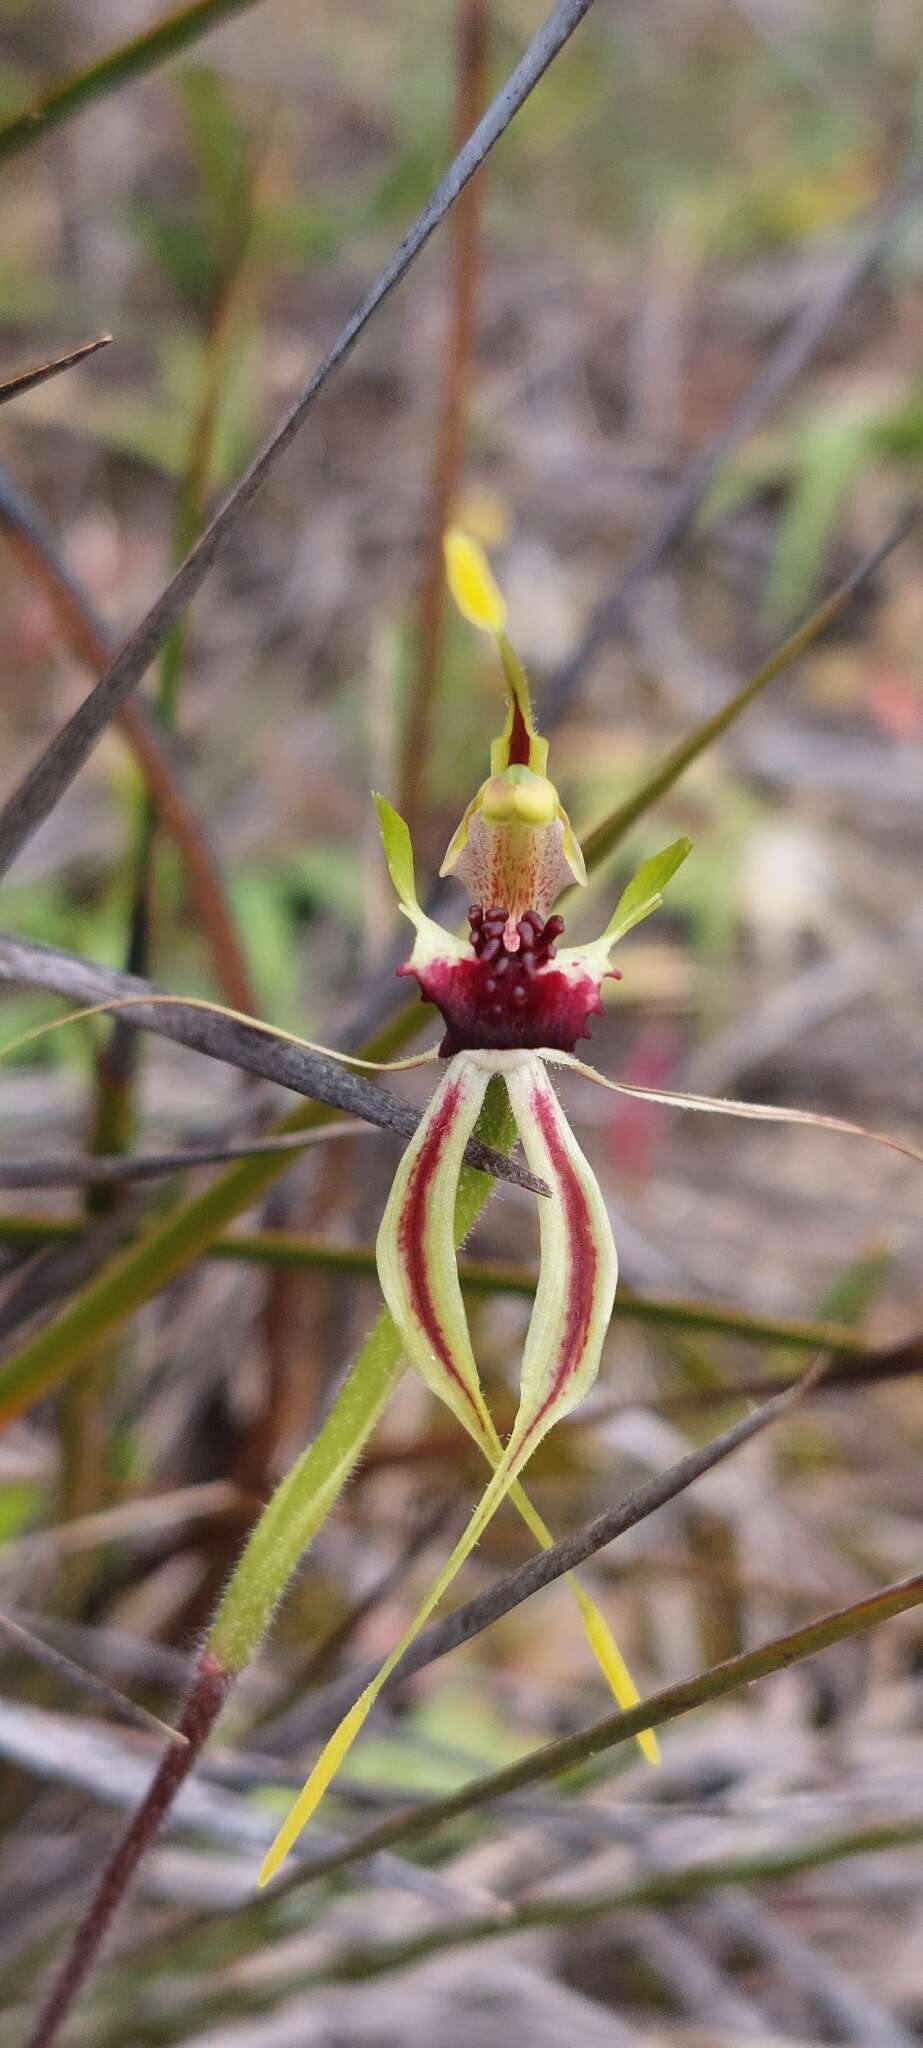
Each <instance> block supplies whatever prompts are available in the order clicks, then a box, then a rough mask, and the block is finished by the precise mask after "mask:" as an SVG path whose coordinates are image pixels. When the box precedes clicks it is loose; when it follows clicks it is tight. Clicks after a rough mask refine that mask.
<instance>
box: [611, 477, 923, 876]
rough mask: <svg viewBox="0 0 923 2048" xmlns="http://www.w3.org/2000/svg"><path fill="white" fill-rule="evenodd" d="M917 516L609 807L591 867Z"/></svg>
mask: <svg viewBox="0 0 923 2048" xmlns="http://www.w3.org/2000/svg"><path fill="white" fill-rule="evenodd" d="M915 517H916V514H915V513H914V512H913V511H909V512H907V513H905V514H904V516H903V518H902V519H900V520H899V521H898V523H897V525H896V526H895V527H894V528H893V529H892V531H891V533H890V534H889V535H888V536H887V538H886V539H885V540H884V541H882V543H881V545H880V546H879V547H877V548H875V549H873V551H872V552H871V554H868V555H866V556H865V557H864V558H863V560H862V561H861V562H859V563H858V564H857V566H856V568H855V569H854V570H853V571H852V573H851V575H849V576H847V577H846V578H845V580H844V581H843V582H842V583H840V584H838V586H837V588H836V590H834V591H832V592H831V595H830V596H829V597H827V598H825V599H824V601H823V604H819V605H818V606H817V609H816V611H813V612H812V613H811V615H810V617H809V618H807V619H805V621H804V623H803V624H802V625H800V626H799V627H798V628H797V629H796V631H795V632H794V633H790V634H789V636H788V639H787V640H783V642H782V645H781V647H777V648H776V651H775V653H774V654H771V655H770V657H769V660H768V661H764V662H763V664H762V666H761V667H760V668H758V669H757V671H756V674H755V675H753V676H751V677H750V680H749V682H747V683H744V685H743V688H742V689H740V690H738V691H737V693H736V695H735V696H733V697H731V698H730V699H729V701H728V703H727V704H724V705H722V707H721V710H720V711H716V712H715V713H714V714H713V716H712V717H711V718H706V719H705V720H704V721H703V723H702V724H701V725H699V726H697V727H696V729H695V731H694V732H691V733H689V734H687V737H686V738H685V739H684V740H680V742H679V745H678V746H676V747H674V748H673V749H672V750H671V752H670V753H669V754H667V756H666V758H665V760H663V761H661V763H660V766H659V768H656V769H655V771H654V773H653V775H651V776H649V778H648V780H647V781H646V782H643V783H642V784H641V787H640V789H637V790H636V791H635V793H634V796H630V797H628V798H627V799H626V801H625V803H623V804H620V805H619V807H618V809H617V810H615V811H612V812H610V815H609V817H608V818H603V820H602V822H601V823H600V824H599V825H597V826H596V828H595V830H594V831H593V832H591V833H590V835H589V838H588V839H586V840H584V843H583V852H584V858H585V860H586V864H587V868H588V869H591V868H594V867H598V865H599V863H600V861H601V860H605V858H606V855H607V854H609V853H611V852H612V850H613V847H615V846H618V844H619V842H620V840H622V839H624V837H625V835H626V833H627V832H630V831H631V829H632V827H633V826H634V825H636V824H637V823H638V820H639V818H643V816H644V814H645V812H646V811H649V810H650V809H651V807H652V805H653V804H656V803H659V802H660V799H661V797H664V796H666V795H667V793H668V791H669V790H671V789H672V788H673V785H674V783H675V782H678V781H679V778H680V776H681V775H684V774H685V772H686V769H687V768H690V767H691V766H692V763H693V761H697V760H698V759H699V758H700V756H701V755H702V754H704V753H706V752H707V751H708V748H709V747H710V746H711V745H712V744H713V742H714V741H715V740H717V739H720V738H721V735H722V733H725V732H727V731H728V730H729V728H730V727H731V726H732V725H734V724H735V723H736V721H737V719H738V718H739V717H740V716H741V713H742V712H744V711H747V710H749V707H750V705H751V704H752V703H754V702H755V700H756V698H757V697H759V695H760V694H761V692H762V691H763V690H765V688H766V686H767V684H768V683H771V682H774V681H775V678H776V676H779V675H781V674H782V671H783V669H786V668H789V667H790V666H791V663H792V662H793V661H797V659H798V656H799V655H800V654H804V653H805V652H806V651H807V649H808V648H809V647H811V646H813V644H814V641H815V640H817V639H819V637H820V635H821V633H823V632H825V631H826V629H827V627H828V626H830V625H832V623H833V621H834V619H836V618H838V617H839V614H840V613H841V612H842V611H844V610H845V608H846V606H847V605H848V604H849V603H850V601H851V599H852V598H853V597H854V596H855V594H856V591H857V590H858V589H859V588H860V587H861V585H862V584H863V583H865V582H866V581H867V579H868V577H869V576H871V575H873V574H874V572H875V570H876V569H877V568H878V567H879V566H880V564H881V563H882V562H883V561H884V560H885V558H886V556H887V555H889V554H890V553H891V550H892V548H896V547H897V545H898V543H899V542H900V541H902V540H903V539H904V538H905V537H906V535H907V534H908V533H909V531H910V528H911V526H912V525H913V523H914V519H915Z"/></svg>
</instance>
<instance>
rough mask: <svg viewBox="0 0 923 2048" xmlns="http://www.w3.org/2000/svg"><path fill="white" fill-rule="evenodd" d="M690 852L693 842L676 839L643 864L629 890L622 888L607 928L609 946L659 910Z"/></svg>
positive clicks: (633, 878)
mask: <svg viewBox="0 0 923 2048" xmlns="http://www.w3.org/2000/svg"><path fill="white" fill-rule="evenodd" d="M691 852H692V840H691V839H674V841H673V843H672V845H671V846H665V847H664V849H663V852H662V853H654V854H652V855H651V858H650V860H645V861H642V863H641V866H640V867H639V869H638V872H637V874H636V875H634V876H633V877H632V880H631V881H630V882H629V884H628V887H627V889H623V891H622V894H621V896H620V897H619V900H618V903H617V904H616V907H615V910H614V911H613V914H612V917H611V918H610V920H609V924H608V925H607V927H606V939H607V941H608V943H609V945H610V946H614V944H615V941H616V939H623V938H624V937H625V933H626V932H630V931H632V930H633V929H634V927H635V925H636V924H641V923H642V922H643V920H644V918H646V917H650V915H651V912H652V911H654V910H659V909H660V905H661V903H662V902H663V891H664V889H665V888H666V886H667V883H668V882H669V881H672V879H673V876H674V875H675V873H676V870H677V868H680V867H682V864H683V861H684V860H686V859H687V858H688V856H689V854H690V853H691Z"/></svg>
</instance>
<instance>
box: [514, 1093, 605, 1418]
mask: <svg viewBox="0 0 923 2048" xmlns="http://www.w3.org/2000/svg"><path fill="white" fill-rule="evenodd" d="M532 1111H533V1114H534V1116H535V1120H536V1122H537V1124H538V1126H539V1129H540V1130H541V1133H542V1137H543V1139H544V1141H545V1144H546V1146H547V1148H548V1155H549V1158H550V1160H551V1165H552V1168H553V1171H554V1191H553V1194H552V1197H551V1199H552V1201H555V1202H560V1203H561V1204H562V1207H563V1210H564V1221H565V1226H566V1230H567V1308H566V1314H565V1320H564V1328H563V1331H562V1333H561V1347H560V1350H559V1352H558V1357H557V1362H556V1364H555V1367H554V1371H553V1373H552V1375H551V1380H550V1382H549V1386H548V1390H547V1392H546V1395H545V1399H544V1401H543V1402H542V1405H541V1407H540V1409H539V1410H538V1412H537V1414H535V1415H534V1416H533V1417H532V1421H531V1423H530V1424H529V1429H528V1432H527V1436H526V1439H525V1441H526V1442H528V1438H529V1437H530V1436H532V1435H533V1434H534V1432H535V1430H536V1429H538V1427H539V1426H540V1424H541V1422H542V1421H543V1419H544V1417H545V1416H546V1415H547V1413H548V1410H549V1408H551V1407H553V1406H554V1403H555V1402H556V1401H557V1400H558V1398H559V1396H560V1394H561V1391H562V1389H563V1388H564V1387H566V1385H567V1382H568V1380H569V1379H570V1377H571V1374H572V1373H573V1372H575V1371H576V1369H577V1367H578V1365H579V1364H580V1361H581V1358H582V1357H583V1352H584V1348H585V1346H586V1342H587V1337H588V1335H589V1329H590V1323H591V1320H592V1316H593V1306H594V1301H595V1294H596V1274H597V1268H598V1263H599V1262H598V1258H597V1253H596V1244H595V1241H594V1237H593V1219H592V1216H591V1215H590V1210H589V1205H588V1203H587V1199H586V1195H585V1194H584V1192H583V1188H582V1187H581V1185H580V1181H579V1179H578V1176H577V1174H576V1173H575V1171H574V1167H573V1164H572V1161H571V1159H570V1156H569V1154H568V1151H567V1148H566V1146H565V1145H564V1144H563V1142H562V1139H561V1133H560V1131H559V1129H558V1121H557V1117H556V1115H555V1111H554V1106H553V1104H552V1103H551V1102H550V1101H549V1099H548V1096H547V1095H546V1094H545V1092H544V1090H543V1089H541V1088H535V1089H534V1090H533V1092H532Z"/></svg>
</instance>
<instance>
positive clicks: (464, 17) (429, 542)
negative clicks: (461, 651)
mask: <svg viewBox="0 0 923 2048" xmlns="http://www.w3.org/2000/svg"><path fill="white" fill-rule="evenodd" d="M489 25H490V15H489V6H488V0H457V8H456V18H455V49H456V58H455V62H456V80H457V86H456V106H455V142H456V147H457V148H461V145H462V143H463V142H465V141H466V139H467V137H468V136H469V135H470V133H471V130H472V129H473V127H474V125H475V122H476V120H477V118H478V115H479V113H480V110H481V106H482V104H483V100H484V91H485V85H486V80H487V61H488V41H489ZM484 179H485V173H483V172H480V173H479V174H478V175H477V177H474V178H472V179H471V182H470V184H468V185H466V187H465V190H464V192H463V193H462V195H461V198H460V199H459V201H458V205H457V206H456V208H455V212H454V214H453V216H452V228H451V237H450V258H449V261H450V278H451V298H450V304H449V326H448V335H447V337H446V353H445V372H444V378H443V386H442V396H441V402H440V408H439V423H438V427H437V432H436V449H435V459H434V463H433V474H432V481H431V486H430V507H429V519H428V522H427V530H426V541H425V549H424V564H425V566H424V571H423V582H422V584H421V586H420V598H419V606H418V611H417V654H416V672H415V675H414V680H413V685H412V688H411V690H410V692H409V694H408V703H407V710H406V714H405V722H404V739H403V748H402V758H401V772H400V783H399V787H400V799H399V808H400V810H401V811H402V812H403V814H404V817H405V818H406V819H407V823H408V825H409V826H410V830H411V833H413V830H414V827H415V826H416V824H417V820H418V814H419V808H420V801H421V797H422V794H423V788H424V781H425V775H426V766H427V760H428V756H429V741H430V734H431V730H432V721H433V704H434V699H435V694H436V681H437V677H438V674H439V655H440V649H441V644H442V622H443V616H444V612H445V571H444V569H443V561H442V536H443V534H444V532H445V530H446V527H447V526H448V524H449V520H450V517H451V512H452V507H453V505H454V503H455V500H456V498H457V496H458V491H459V486H460V483H461V476H462V465H463V462H464V452H465V412H466V406H467V398H468V387H469V383H470V379H471V360H472V353H473V347H474V322H475V309H476V304H477V287H478V262H479V255H480V239H481V214H482V210H483V197H484Z"/></svg>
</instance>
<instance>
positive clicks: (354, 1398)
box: [208, 1080, 514, 1673]
mask: <svg viewBox="0 0 923 2048" xmlns="http://www.w3.org/2000/svg"><path fill="white" fill-rule="evenodd" d="M477 1135H478V1137H479V1138H481V1139H482V1140H483V1142H484V1143H485V1144H489V1145H492V1146H493V1147H494V1148H495V1150H497V1151H503V1152H506V1151H508V1150H509V1148H510V1146H511V1144H512V1142H513V1135H514V1126H513V1119H512V1116H511V1114H510V1109H509V1104H508V1101H507V1097H506V1090H505V1088H504V1087H503V1085H502V1083H501V1082H498V1081H497V1080H493V1081H492V1082H491V1084H490V1087H489V1089H488V1092H487V1095H486V1097H485V1100H484V1107H483V1109H482V1111H481V1114H480V1117H479V1118H478V1123H477ZM492 1193H493V1182H492V1180H491V1178H490V1176H489V1175H488V1174H484V1173H478V1172H477V1170H476V1168H473V1167H470V1166H464V1167H463V1168H462V1172H461V1177H460V1180H459V1185H458V1195H457V1199H456V1204H455V1241H456V1244H461V1243H462V1242H463V1240H464V1239H465V1238H466V1237H467V1235H468V1232H469V1230H470V1229H471V1227H472V1225H473V1224H474V1222H475V1220H476V1218H477V1217H478V1216H479V1215H480V1213H481V1210H482V1209H483V1207H484V1204H485V1202H486V1201H487V1200H488V1198H489V1196H490V1195H491V1194H492ZM404 1367H405V1360H404V1357H403V1353H402V1350H401V1342H400V1338H399V1336H398V1333H397V1330H396V1329H395V1326H394V1323H393V1322H392V1320H391V1317H390V1316H389V1314H388V1312H387V1310H386V1309H382V1311H381V1313H380V1315H379V1317H378V1320H377V1322H376V1323H375V1326H374V1329H373V1330H372V1331H371V1334H370V1335H369V1336H368V1337H367V1338H366V1341H365V1343H364V1344H363V1346H362V1349H361V1351H360V1352H359V1355H358V1357H357V1359H356V1361H355V1364H354V1365H353V1366H352V1369H351V1371H350V1374H349V1377H348V1379H347V1380H346V1383H345V1385H344V1386H343V1388H342V1390H341V1392H340V1393H339V1394H338V1396H337V1399H336V1401H335V1402H334V1404H333V1407H332V1408H331V1410H330V1413H329V1415H328V1417H327V1420H326V1422H325V1423H324V1424H323V1427H322V1428H321V1430H320V1432H319V1434H318V1435H317V1436H316V1437H315V1439H314V1442H313V1443H311V1444H309V1445H308V1447H307V1450H305V1451H304V1452H303V1453H302V1455H301V1457H300V1458H299V1459H298V1460H297V1463H296V1464H295V1465H293V1466H292V1469H291V1471H290V1472H289V1473H288V1474H287V1476H286V1477H285V1478H284V1479H283V1481H282V1483H281V1485H280V1486H279V1487H277V1489H276V1492H275V1493H274V1494H273V1497H272V1499H271V1501H270V1502H269V1505H268V1507H267V1508H266V1509H265V1510H264V1512H263V1514H262V1515H261V1517H260V1520H259V1521H258V1523H257V1525H256V1528H255V1529H254V1531H253V1534H252V1536H251V1537H250V1540H249V1542H248V1543H247V1545H246V1548H245V1550H244V1553H243V1556H242V1557H241V1559H240V1562H239V1564H238V1566H237V1569H236V1571H235V1572H234V1575H233V1578H232V1579H231V1582H230V1585H229V1586H228V1589H227V1591H226V1593H225V1595H224V1598H223V1600H222V1602H221V1605H220V1607H219V1608H218V1612H217V1614H216V1616H215V1620H214V1622H213V1624H212V1628H211V1633H210V1635H209V1638H208V1649H209V1651H210V1653H211V1655H212V1656H213V1657H214V1658H215V1659H216V1661H217V1663H218V1664H220V1665H221V1666H222V1668H223V1669H224V1670H225V1671H230V1672H234V1673H237V1672H240V1671H242V1670H243V1669H244V1666H245V1665H246V1664H248V1663H249V1661H250V1659H251V1658H252V1657H253V1656H255V1654H256V1651H257V1650H258V1649H259V1646H260V1643H261V1642H262V1639H263V1636H264V1635H265V1633H266V1630H267V1628H268V1627H269V1624H270V1622H271V1620H272V1617H273V1613H274V1611H275V1609H276V1607H277V1606H278V1603H279V1601H280V1600H281V1598H282V1595H283V1593H284V1592H285V1589H286V1586H287V1585H288V1582H289V1579H290V1578H291V1576H292V1573H293V1572H294V1570H295V1568H296V1566H297V1564H298V1562H299V1560H300V1558H301V1557H302V1555H303V1553H304V1551H305V1550H306V1549H307V1548H308V1545H309V1544H310V1543H311V1542H312V1540H313V1538H314V1536H315V1535H316V1534H317V1531H318V1529H319V1528H320V1526H321V1523H322V1522H323V1521H324V1520H325V1519H326V1517H327V1515H328V1514H329V1513H330V1510H331V1508H332V1507H333V1505H334V1503H335V1501H336V1499H337V1497H338V1495H339V1494H340V1492H341V1490H342V1488H343V1487H344V1485H345V1484H346V1481H347V1479H348V1478H349V1475H350V1473H351V1471H352V1470H353V1467H354V1466H355V1464H356V1462H357V1460H358V1458H359V1457H361V1455H362V1452H363V1450H364V1448H365V1445H366V1444H367V1442H368V1439H369V1437H370V1435H371V1433H372V1430H373V1429H374V1427H375V1424H376V1422H377V1421H378V1418H379V1416H380V1414H381V1412H382V1409H383V1408H384V1406H385V1404H386V1402H387V1401H388V1398H389V1396H390V1394H391V1393H392V1392H393V1389H394V1387H395V1386H396V1385H397V1382H398V1380H399V1378H400V1376H401V1373H402V1372H403V1370H404Z"/></svg>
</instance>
